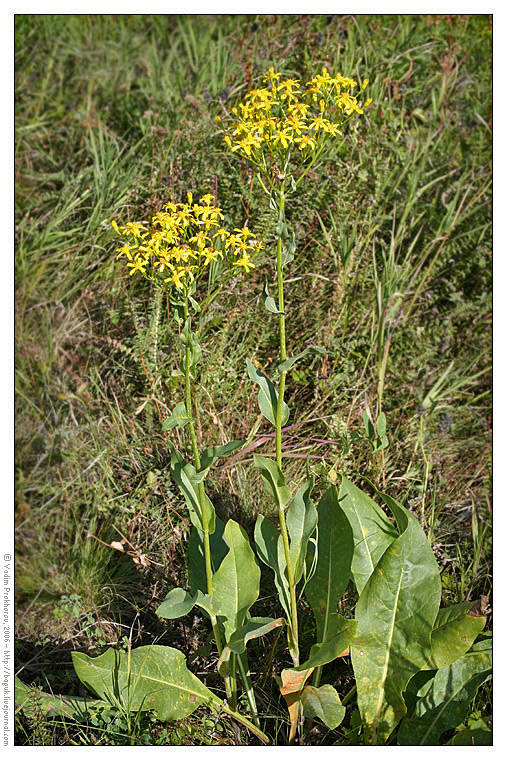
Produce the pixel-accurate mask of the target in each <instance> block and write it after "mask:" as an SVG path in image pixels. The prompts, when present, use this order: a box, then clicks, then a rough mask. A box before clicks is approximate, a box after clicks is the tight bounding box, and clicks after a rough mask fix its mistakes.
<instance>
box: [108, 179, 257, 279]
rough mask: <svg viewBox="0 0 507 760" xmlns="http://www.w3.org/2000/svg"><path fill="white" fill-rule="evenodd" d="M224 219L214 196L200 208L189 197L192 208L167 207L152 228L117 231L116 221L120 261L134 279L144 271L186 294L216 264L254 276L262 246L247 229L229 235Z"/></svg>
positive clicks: (132, 226) (185, 205)
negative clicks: (119, 237)
mask: <svg viewBox="0 0 507 760" xmlns="http://www.w3.org/2000/svg"><path fill="white" fill-rule="evenodd" d="M223 218H224V216H223V214H222V209H221V208H220V207H218V206H216V205H215V197H214V196H213V195H210V194H207V195H203V197H202V198H201V199H200V200H199V202H197V203H196V202H194V200H193V196H192V193H188V194H187V203H173V202H169V203H166V204H165V206H163V208H162V211H159V212H157V213H156V214H155V216H153V217H152V219H151V225H148V224H147V223H144V222H127V223H126V224H125V225H122V226H118V224H117V223H116V222H115V221H113V222H111V224H112V226H113V228H114V230H115V231H116V232H117V233H118V234H119V235H121V236H122V237H123V238H124V242H123V243H122V245H121V246H120V248H117V249H116V251H117V254H118V255H117V257H116V258H117V259H119V258H122V257H125V260H126V264H127V267H128V268H129V269H130V272H129V274H130V275H133V274H136V272H139V273H140V274H142V275H143V276H144V277H145V278H146V279H148V280H156V281H158V282H159V283H160V284H162V285H163V286H164V287H165V288H166V289H168V288H176V290H177V291H180V292H181V293H182V294H186V293H188V292H189V290H190V288H191V287H192V285H193V283H194V282H195V281H196V280H197V279H198V278H199V277H200V275H201V274H203V272H205V271H206V269H207V268H208V267H209V266H210V265H211V264H212V263H213V262H216V261H221V262H223V263H224V264H225V265H226V266H227V267H228V268H237V269H238V271H241V270H244V271H246V272H249V271H250V270H251V269H253V267H254V266H255V265H254V263H253V261H252V258H253V257H254V255H255V253H257V252H258V251H259V250H260V249H261V248H262V247H263V246H262V244H261V243H260V242H259V241H257V240H255V239H254V237H253V235H252V233H251V231H250V230H249V229H248V227H243V228H242V229H235V230H234V231H233V232H232V233H231V232H228V231H227V230H226V229H224V227H223V226H222V220H223Z"/></svg>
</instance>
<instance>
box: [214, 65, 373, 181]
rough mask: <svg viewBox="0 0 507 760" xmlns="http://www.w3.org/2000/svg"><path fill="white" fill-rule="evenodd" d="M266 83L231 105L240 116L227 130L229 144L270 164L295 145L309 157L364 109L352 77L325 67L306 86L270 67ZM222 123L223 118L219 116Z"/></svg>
mask: <svg viewBox="0 0 507 760" xmlns="http://www.w3.org/2000/svg"><path fill="white" fill-rule="evenodd" d="M263 80H264V82H265V85H266V86H265V87H263V88H260V89H255V90H251V91H250V92H249V93H248V94H247V95H246V97H245V99H244V101H243V102H242V103H239V105H238V106H235V107H234V108H233V109H232V113H233V114H234V116H235V117H236V118H237V121H235V122H234V123H233V124H232V125H231V126H230V127H229V128H228V129H226V134H225V137H224V139H225V142H226V143H227V145H228V146H229V148H230V149H231V150H232V151H233V152H235V153H238V154H240V155H242V156H244V157H245V158H246V159H247V160H249V161H250V162H251V163H253V164H255V165H257V166H262V167H266V165H267V163H268V162H269V158H271V159H273V158H274V157H275V156H276V155H280V154H281V155H282V157H283V158H285V159H286V158H287V157H288V154H289V153H290V151H291V150H293V149H296V150H297V151H298V152H299V155H300V157H301V158H302V159H303V161H305V160H306V159H308V158H310V157H311V156H312V155H313V154H314V153H316V152H320V150H321V149H322V148H323V147H324V144H325V143H326V142H327V140H328V138H329V137H332V136H335V135H341V134H342V132H341V128H342V127H343V126H344V125H345V124H346V122H348V121H349V120H350V119H351V118H352V117H353V116H355V115H356V114H362V113H363V108H365V107H367V106H368V105H370V103H371V98H369V99H368V100H366V102H365V103H364V104H362V103H361V102H360V101H359V100H358V95H359V94H360V93H361V92H362V91H363V90H364V89H365V87H366V86H367V84H368V80H367V79H365V80H364V82H363V83H362V86H361V88H360V90H359V92H358V94H357V95H354V92H353V91H354V89H355V88H356V87H357V82H355V81H354V80H353V79H351V78H350V77H344V76H342V75H341V74H336V76H331V75H330V74H329V72H328V71H327V69H326V68H325V67H324V68H323V69H322V72H321V73H320V74H316V75H315V76H314V77H312V79H310V81H308V82H306V85H305V86H302V85H301V82H300V80H298V79H282V75H281V74H279V73H276V72H275V71H274V69H273V68H270V69H269V71H268V73H267V74H266V75H265V76H264V77H263ZM217 121H218V123H221V118H220V117H217Z"/></svg>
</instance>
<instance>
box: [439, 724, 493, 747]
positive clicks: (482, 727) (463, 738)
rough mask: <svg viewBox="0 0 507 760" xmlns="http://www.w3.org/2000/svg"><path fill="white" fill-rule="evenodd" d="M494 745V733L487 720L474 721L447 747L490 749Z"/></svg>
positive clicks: (448, 743)
mask: <svg viewBox="0 0 507 760" xmlns="http://www.w3.org/2000/svg"><path fill="white" fill-rule="evenodd" d="M492 744H493V731H492V730H491V728H490V726H488V724H487V723H486V721H485V720H483V719H482V718H479V720H474V721H473V723H471V724H470V725H469V726H468V727H467V728H465V729H463V730H462V731H458V733H457V734H455V736H453V738H452V739H451V740H450V741H449V742H447V744H446V746H447V747H448V746H452V747H471V746H474V747H490V746H491V745H492Z"/></svg>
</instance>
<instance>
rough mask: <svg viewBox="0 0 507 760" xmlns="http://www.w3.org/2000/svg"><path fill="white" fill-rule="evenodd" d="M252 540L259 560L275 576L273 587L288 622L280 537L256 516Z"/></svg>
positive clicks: (264, 521)
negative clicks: (275, 589)
mask: <svg viewBox="0 0 507 760" xmlns="http://www.w3.org/2000/svg"><path fill="white" fill-rule="evenodd" d="M254 539H255V545H256V547H257V554H258V556H259V559H260V560H261V561H262V562H264V564H265V565H267V566H268V567H270V568H271V569H272V570H273V572H274V574H275V586H276V588H277V591H278V598H279V600H280V604H281V605H282V607H283V609H284V610H285V614H286V615H287V619H288V620H290V619H291V611H290V593H289V582H288V580H287V575H286V572H285V571H286V568H287V565H286V562H285V554H284V551H283V543H282V536H281V535H280V533H279V532H278V531H277V529H276V528H275V526H274V525H273V524H272V523H270V522H269V520H268V519H267V518H266V517H264V515H258V516H257V520H256V523H255V532H254Z"/></svg>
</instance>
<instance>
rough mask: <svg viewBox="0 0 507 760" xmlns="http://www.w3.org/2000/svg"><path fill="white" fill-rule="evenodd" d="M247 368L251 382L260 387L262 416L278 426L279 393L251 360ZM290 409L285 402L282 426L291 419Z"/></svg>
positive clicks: (248, 361)
mask: <svg viewBox="0 0 507 760" xmlns="http://www.w3.org/2000/svg"><path fill="white" fill-rule="evenodd" d="M246 366H247V369H248V376H249V378H250V380H252V381H253V382H254V383H257V385H258V386H259V395H258V397H257V400H258V402H259V409H260V410H261V414H263V415H264V417H265V418H266V419H267V420H269V422H271V424H272V425H276V411H277V408H278V393H277V391H276V389H275V386H274V385H273V383H272V382H271V380H270V379H269V378H268V377H266V375H265V374H264V373H263V372H261V371H260V369H257V367H255V365H253V364H252V362H251V361H250V359H247V360H246ZM289 414H290V412H289V407H288V406H287V404H286V403H285V401H284V402H283V405H282V426H283V425H285V424H286V423H287V421H288V419H289Z"/></svg>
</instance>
